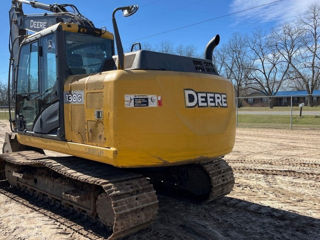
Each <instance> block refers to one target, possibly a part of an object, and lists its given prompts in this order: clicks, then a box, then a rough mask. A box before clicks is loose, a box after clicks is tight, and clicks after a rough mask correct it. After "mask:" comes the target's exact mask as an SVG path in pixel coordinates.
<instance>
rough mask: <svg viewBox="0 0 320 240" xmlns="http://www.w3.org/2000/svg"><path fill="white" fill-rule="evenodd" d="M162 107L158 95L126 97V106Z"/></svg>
mask: <svg viewBox="0 0 320 240" xmlns="http://www.w3.org/2000/svg"><path fill="white" fill-rule="evenodd" d="M161 105H162V101H161V96H157V95H125V96H124V106H125V107H127V108H132V107H159V106H161Z"/></svg>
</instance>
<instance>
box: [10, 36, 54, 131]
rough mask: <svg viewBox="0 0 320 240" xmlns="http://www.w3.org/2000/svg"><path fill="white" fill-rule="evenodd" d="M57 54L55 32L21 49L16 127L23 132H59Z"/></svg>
mask: <svg viewBox="0 0 320 240" xmlns="http://www.w3.org/2000/svg"><path fill="white" fill-rule="evenodd" d="M56 56H57V55H56V35H55V34H54V33H52V34H49V35H46V36H42V37H41V38H40V39H38V40H37V41H34V42H32V43H27V44H25V45H23V46H22V47H21V49H20V55H19V65H18V76H17V94H16V123H17V124H16V126H17V130H18V131H20V132H21V131H28V133H30V134H32V133H33V134H42V135H46V134H50V135H56V134H57V131H58V128H59V98H58V86H57V60H56ZM44 137H45V136H44Z"/></svg>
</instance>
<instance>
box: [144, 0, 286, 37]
mask: <svg viewBox="0 0 320 240" xmlns="http://www.w3.org/2000/svg"><path fill="white" fill-rule="evenodd" d="M281 1H283V0H276V1H273V2H269V3H264V4H261V5H257V6H255V7H251V8H246V9H243V10H239V11H234V12H231V13H228V14H224V15H221V16H217V17H213V18H207V19H204V20H202V21H199V22H195V23H191V24H187V25H183V26H180V27H176V28H172V29H168V30H166V31H162V32H158V33H154V34H150V35H146V36H143V37H140V38H138V39H139V40H140V39H147V38H152V37H155V36H158V35H162V34H166V33H169V32H175V31H178V30H181V29H185V28H189V27H193V26H196V25H199V24H202V23H205V22H211V21H214V20H217V19H220V18H225V17H229V16H232V15H235V14H239V13H243V12H247V11H250V10H253V9H256V8H261V7H265V6H269V5H273V4H275V3H278V2H281Z"/></svg>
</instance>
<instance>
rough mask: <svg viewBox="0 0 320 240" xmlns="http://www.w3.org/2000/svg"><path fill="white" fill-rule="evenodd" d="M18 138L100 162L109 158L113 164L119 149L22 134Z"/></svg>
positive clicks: (21, 140)
mask: <svg viewBox="0 0 320 240" xmlns="http://www.w3.org/2000/svg"><path fill="white" fill-rule="evenodd" d="M17 138H18V141H19V143H21V144H23V145H28V146H32V147H37V148H42V149H47V150H52V151H56V152H61V153H66V154H70V155H73V156H77V157H82V158H87V159H91V160H94V161H98V162H101V159H108V160H107V161H108V162H110V164H111V165H114V163H113V164H112V162H114V160H115V159H116V157H117V150H116V149H115V148H102V147H96V146H90V145H84V144H79V143H73V142H65V141H57V140H52V139H47V138H39V137H30V136H27V135H22V134H18V135H17Z"/></svg>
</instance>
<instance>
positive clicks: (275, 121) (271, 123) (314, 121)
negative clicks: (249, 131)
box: [238, 114, 320, 128]
mask: <svg viewBox="0 0 320 240" xmlns="http://www.w3.org/2000/svg"><path fill="white" fill-rule="evenodd" d="M238 125H239V126H243V127H275V128H283V127H285V128H288V127H289V125H290V116H286V115H249V114H241V115H238ZM292 125H293V126H294V127H295V126H301V127H311V128H320V117H319V116H303V117H299V116H293V117H292Z"/></svg>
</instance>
